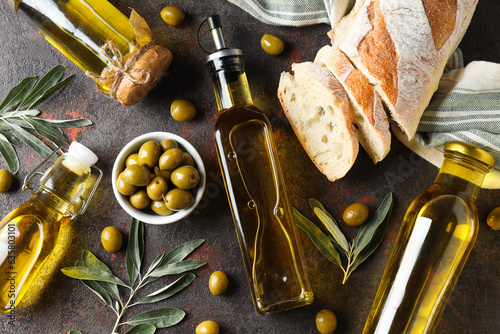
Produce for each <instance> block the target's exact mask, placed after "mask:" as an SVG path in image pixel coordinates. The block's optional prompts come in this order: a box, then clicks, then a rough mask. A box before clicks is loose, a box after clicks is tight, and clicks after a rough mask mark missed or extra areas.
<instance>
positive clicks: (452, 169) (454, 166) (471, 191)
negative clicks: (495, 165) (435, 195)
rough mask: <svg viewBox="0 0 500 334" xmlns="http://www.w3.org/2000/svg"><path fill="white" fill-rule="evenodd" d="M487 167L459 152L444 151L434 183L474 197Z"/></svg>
mask: <svg viewBox="0 0 500 334" xmlns="http://www.w3.org/2000/svg"><path fill="white" fill-rule="evenodd" d="M488 171H489V167H488V166H487V165H486V164H484V163H482V162H480V161H478V160H475V159H473V158H470V157H468V156H466V155H461V154H452V153H445V159H444V161H443V165H442V166H441V168H440V169H439V173H438V175H437V177H436V181H435V183H437V184H440V185H442V186H444V187H446V188H449V189H453V190H455V191H458V192H461V193H464V194H466V195H468V196H469V197H472V198H476V197H477V195H478V193H479V191H480V190H481V185H482V184H483V180H484V177H485V175H486V173H488Z"/></svg>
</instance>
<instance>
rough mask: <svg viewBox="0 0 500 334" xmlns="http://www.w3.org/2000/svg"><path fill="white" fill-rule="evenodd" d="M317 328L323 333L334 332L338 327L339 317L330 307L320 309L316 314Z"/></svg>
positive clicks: (329, 333) (330, 333)
mask: <svg viewBox="0 0 500 334" xmlns="http://www.w3.org/2000/svg"><path fill="white" fill-rule="evenodd" d="M316 328H317V329H318V331H319V332H320V333H321V334H332V333H333V332H335V329H337V317H336V316H335V314H334V313H333V312H332V311H330V310H328V309H323V310H321V311H319V312H318V314H317V315H316Z"/></svg>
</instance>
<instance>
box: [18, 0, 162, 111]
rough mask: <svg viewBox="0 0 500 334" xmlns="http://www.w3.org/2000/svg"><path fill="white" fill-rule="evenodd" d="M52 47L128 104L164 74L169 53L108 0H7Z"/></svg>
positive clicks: (143, 26) (135, 17)
mask: <svg viewBox="0 0 500 334" xmlns="http://www.w3.org/2000/svg"><path fill="white" fill-rule="evenodd" d="M8 2H9V4H10V6H11V7H12V9H13V10H14V11H15V12H16V13H17V14H18V15H19V16H21V17H23V18H24V19H26V21H27V22H29V23H30V24H32V25H33V26H34V27H35V28H36V29H37V30H38V32H39V33H40V34H41V35H42V36H44V37H45V39H46V40H47V41H49V42H50V43H51V44H52V45H53V46H54V47H55V48H56V49H58V50H59V51H60V52H61V53H62V54H64V55H65V56H66V57H68V58H69V59H70V60H71V61H72V62H73V63H75V64H76V65H77V66H78V67H79V68H80V69H81V70H83V71H84V72H85V74H86V75H87V76H89V77H91V78H92V79H94V81H95V83H96V86H97V89H98V90H99V91H101V92H103V93H105V94H107V95H109V96H110V97H111V98H113V99H115V100H117V101H118V102H120V103H121V104H123V105H125V106H128V105H134V104H136V103H138V102H139V101H141V100H142V99H143V98H144V97H145V96H146V95H147V94H148V93H149V91H150V90H151V89H153V88H154V87H155V85H156V84H157V82H158V81H159V80H160V79H161V78H162V77H163V75H164V74H165V72H166V71H167V69H168V67H169V66H170V63H171V61H172V53H171V52H170V51H169V50H168V49H167V48H165V47H163V46H161V45H158V44H156V43H155V41H154V39H153V33H152V31H151V29H150V28H149V26H148V25H147V23H146V21H145V20H144V19H143V18H141V17H140V16H139V15H138V14H137V12H135V11H134V10H132V12H131V15H130V18H127V17H126V16H125V15H124V14H123V13H122V12H120V11H119V10H118V9H117V8H116V7H114V6H113V5H112V4H110V3H109V2H108V1H107V0H8Z"/></svg>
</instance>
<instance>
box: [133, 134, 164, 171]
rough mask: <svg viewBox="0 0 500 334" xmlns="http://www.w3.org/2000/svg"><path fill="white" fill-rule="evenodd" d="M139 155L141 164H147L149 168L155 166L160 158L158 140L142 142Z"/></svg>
mask: <svg viewBox="0 0 500 334" xmlns="http://www.w3.org/2000/svg"><path fill="white" fill-rule="evenodd" d="M138 155H139V164H141V165H146V166H148V167H149V168H153V167H154V166H156V165H157V164H158V160H159V159H160V155H161V148H160V145H159V144H158V143H157V142H155V141H153V140H150V141H148V142H146V143H144V144H142V146H141V148H140V149H139V153H138Z"/></svg>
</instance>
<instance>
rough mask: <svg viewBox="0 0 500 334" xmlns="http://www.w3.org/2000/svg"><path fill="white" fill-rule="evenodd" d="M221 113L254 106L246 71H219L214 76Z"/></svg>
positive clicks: (216, 96)
mask: <svg viewBox="0 0 500 334" xmlns="http://www.w3.org/2000/svg"><path fill="white" fill-rule="evenodd" d="M212 83H213V86H214V91H215V99H216V100H217V107H218V108H219V111H223V110H226V109H230V108H234V107H241V106H246V105H250V104H253V101H252V95H251V93H250V87H249V85H248V80H247V77H246V74H245V72H244V71H241V72H236V71H219V72H216V73H214V74H213V75H212Z"/></svg>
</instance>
